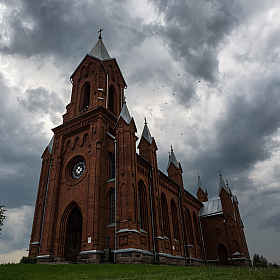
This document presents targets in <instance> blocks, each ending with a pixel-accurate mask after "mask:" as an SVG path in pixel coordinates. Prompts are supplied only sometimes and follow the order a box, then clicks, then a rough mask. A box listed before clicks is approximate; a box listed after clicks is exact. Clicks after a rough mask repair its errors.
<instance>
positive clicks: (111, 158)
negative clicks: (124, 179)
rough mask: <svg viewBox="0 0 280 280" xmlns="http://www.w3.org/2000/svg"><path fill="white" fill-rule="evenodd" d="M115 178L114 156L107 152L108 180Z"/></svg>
mask: <svg viewBox="0 0 280 280" xmlns="http://www.w3.org/2000/svg"><path fill="white" fill-rule="evenodd" d="M114 178H115V156H114V154H112V153H109V180H111V179H114Z"/></svg>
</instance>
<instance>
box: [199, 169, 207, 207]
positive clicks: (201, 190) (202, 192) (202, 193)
mask: <svg viewBox="0 0 280 280" xmlns="http://www.w3.org/2000/svg"><path fill="white" fill-rule="evenodd" d="M197 175H198V182H197V193H196V196H197V199H198V200H199V201H200V202H205V201H208V193H207V190H206V188H204V187H203V185H202V183H201V180H200V175H199V173H198V172H197Z"/></svg>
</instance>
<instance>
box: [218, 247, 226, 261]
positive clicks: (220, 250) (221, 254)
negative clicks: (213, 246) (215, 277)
mask: <svg viewBox="0 0 280 280" xmlns="http://www.w3.org/2000/svg"><path fill="white" fill-rule="evenodd" d="M218 253H219V261H220V265H228V252H227V248H226V247H225V246H224V245H223V244H220V245H219V248H218Z"/></svg>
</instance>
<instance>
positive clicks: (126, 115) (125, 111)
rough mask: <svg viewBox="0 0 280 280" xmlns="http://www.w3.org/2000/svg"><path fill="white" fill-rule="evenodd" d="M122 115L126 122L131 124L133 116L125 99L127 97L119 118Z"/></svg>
mask: <svg viewBox="0 0 280 280" xmlns="http://www.w3.org/2000/svg"><path fill="white" fill-rule="evenodd" d="M121 117H122V118H123V119H124V120H125V122H126V123H127V124H130V121H131V119H132V117H131V116H130V113H129V111H128V108H127V106H126V101H125V99H124V103H123V107H122V110H121V113H120V116H119V119H120V118H121Z"/></svg>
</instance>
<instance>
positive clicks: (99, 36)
mask: <svg viewBox="0 0 280 280" xmlns="http://www.w3.org/2000/svg"><path fill="white" fill-rule="evenodd" d="M102 31H103V29H101V28H100V30H99V31H98V32H97V33H99V37H98V39H99V40H101V39H102V37H101V32H102Z"/></svg>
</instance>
